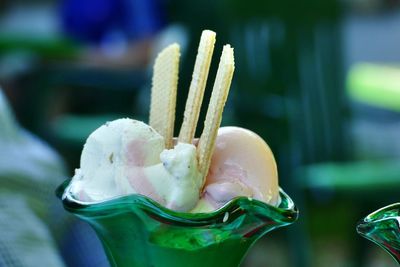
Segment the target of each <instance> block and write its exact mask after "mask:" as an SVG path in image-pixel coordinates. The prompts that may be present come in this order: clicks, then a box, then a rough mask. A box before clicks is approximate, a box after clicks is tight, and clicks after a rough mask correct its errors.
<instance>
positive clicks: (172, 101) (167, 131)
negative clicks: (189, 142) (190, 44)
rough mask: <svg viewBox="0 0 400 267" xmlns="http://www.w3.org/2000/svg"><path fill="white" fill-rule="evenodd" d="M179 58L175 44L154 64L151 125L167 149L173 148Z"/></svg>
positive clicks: (163, 51) (166, 49)
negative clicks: (162, 138)
mask: <svg viewBox="0 0 400 267" xmlns="http://www.w3.org/2000/svg"><path fill="white" fill-rule="evenodd" d="M179 58H180V48H179V45H178V44H176V43H175V44H172V45H170V46H168V47H166V48H165V49H164V50H162V51H161V52H160V53H159V54H158V56H157V58H156V61H155V64H154V72H153V80H152V89H151V104H150V119H149V124H150V126H151V127H153V128H154V129H155V130H156V131H157V132H158V133H159V134H160V135H162V136H163V137H164V140H165V147H166V148H172V147H173V136H174V122H175V107H176V91H177V86H178V72H179Z"/></svg>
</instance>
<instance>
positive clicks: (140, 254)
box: [57, 181, 298, 267]
mask: <svg viewBox="0 0 400 267" xmlns="http://www.w3.org/2000/svg"><path fill="white" fill-rule="evenodd" d="M68 184H69V181H66V182H65V183H64V184H62V185H61V186H60V187H59V188H58V189H57V195H58V196H59V197H60V198H61V199H62V202H63V205H64V208H65V209H66V210H67V211H69V212H71V213H72V214H74V215H76V216H77V217H79V218H80V219H82V220H84V221H86V222H87V223H89V224H90V225H91V227H92V228H93V229H94V230H95V232H96V234H97V235H98V237H99V239H100V240H101V242H102V244H103V247H104V250H105V252H106V254H107V257H108V260H109V262H110V264H111V266H118V267H183V266H185V267H187V266H190V267H200V266H201V267H203V266H208V267H214V266H215V267H217V266H218V267H233V266H239V265H240V263H241V261H242V259H243V258H244V256H245V255H246V252H247V251H248V250H249V248H250V247H251V246H252V245H253V244H254V243H255V241H257V240H258V239H259V238H260V237H262V236H263V235H265V234H266V233H268V232H270V231H272V230H274V229H276V228H279V227H283V226H286V225H290V224H292V223H293V222H295V221H296V219H297V217H298V210H297V208H296V206H295V205H294V203H293V201H292V200H291V199H290V198H289V196H288V195H287V194H286V193H284V192H283V191H282V190H281V191H280V197H281V203H280V205H279V206H278V207H274V206H270V205H268V204H266V203H263V202H260V201H257V200H253V199H250V198H247V197H239V198H235V199H233V200H231V201H230V202H228V203H227V204H226V205H224V206H223V207H222V208H220V209H218V210H216V211H214V212H211V213H181V212H175V211H172V210H169V209H167V208H165V207H162V206H161V205H159V204H158V203H156V202H155V201H153V200H151V199H149V198H147V197H145V196H142V195H129V196H124V197H118V198H115V199H111V200H107V201H102V202H96V203H84V202H80V201H78V200H76V199H75V198H74V197H73V196H72V195H71V194H69V191H68Z"/></svg>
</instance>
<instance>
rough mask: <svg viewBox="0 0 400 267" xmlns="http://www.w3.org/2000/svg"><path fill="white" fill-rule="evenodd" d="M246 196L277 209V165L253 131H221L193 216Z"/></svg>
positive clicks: (266, 147) (229, 128)
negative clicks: (195, 213) (275, 206)
mask: <svg viewBox="0 0 400 267" xmlns="http://www.w3.org/2000/svg"><path fill="white" fill-rule="evenodd" d="M238 196H245V197H249V198H253V199H257V200H260V201H263V202H266V203H269V204H271V205H278V204H279V202H280V198H279V186H278V173H277V167H276V162H275V159H274V156H273V154H272V152H271V149H270V148H269V146H268V145H267V143H265V141H264V140H263V139H262V138H261V137H260V136H258V135H257V134H255V133H254V132H252V131H249V130H246V129H243V128H239V127H221V128H220V129H219V131H218V135H217V139H216V143H215V148H214V153H213V156H212V161H211V166H210V169H209V172H208V175H207V177H206V184H205V187H204V189H203V195H202V198H201V200H200V201H199V203H198V205H197V207H196V208H195V211H196V212H208V211H211V210H214V209H216V208H219V207H221V206H223V205H224V204H225V203H227V202H228V201H230V200H231V199H232V198H235V197H238Z"/></svg>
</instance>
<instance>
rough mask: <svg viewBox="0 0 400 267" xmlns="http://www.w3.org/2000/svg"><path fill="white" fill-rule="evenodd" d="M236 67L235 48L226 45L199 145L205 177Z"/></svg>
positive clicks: (201, 166)
mask: <svg viewBox="0 0 400 267" xmlns="http://www.w3.org/2000/svg"><path fill="white" fill-rule="evenodd" d="M234 69H235V62H234V57H233V48H232V47H231V46H230V45H225V46H224V48H223V50H222V55H221V59H220V62H219V66H218V71H217V75H216V78H215V82H214V87H213V90H212V94H211V99H210V103H209V105H208V109H207V115H206V119H205V121H204V128H203V132H202V134H201V137H200V140H199V143H198V146H197V156H198V159H199V170H200V172H201V174H202V175H203V177H205V176H206V175H207V172H208V169H209V166H210V161H211V156H212V154H213V151H214V149H213V148H214V145H215V139H216V137H217V132H218V129H219V126H220V125H221V120H222V112H223V109H224V106H225V102H226V99H227V97H228V93H229V88H230V85H231V81H232V76H233V71H234ZM203 179H204V178H203ZM203 181H204V180H203Z"/></svg>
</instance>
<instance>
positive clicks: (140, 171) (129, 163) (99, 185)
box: [67, 119, 202, 211]
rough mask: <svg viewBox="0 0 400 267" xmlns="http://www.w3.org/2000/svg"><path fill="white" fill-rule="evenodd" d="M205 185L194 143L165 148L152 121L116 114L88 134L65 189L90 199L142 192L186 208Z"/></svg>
mask: <svg viewBox="0 0 400 267" xmlns="http://www.w3.org/2000/svg"><path fill="white" fill-rule="evenodd" d="M201 187H202V185H201V177H200V173H199V171H198V168H197V159H196V148H195V146H194V145H192V144H180V143H179V144H177V145H176V146H175V147H174V148H173V149H169V150H166V149H165V142H164V138H163V137H162V136H161V135H160V134H158V133H157V132H156V131H155V130H154V129H153V128H152V127H150V126H148V125H147V124H145V123H143V122H140V121H136V120H131V119H118V120H115V121H112V122H108V123H106V124H105V125H103V126H101V127H100V128H98V129H97V130H96V131H94V132H93V133H92V134H91V135H90V136H89V137H88V139H87V141H86V144H85V146H84V148H83V151H82V155H81V166H80V169H77V170H76V173H75V176H74V177H73V178H72V182H71V185H70V188H69V190H67V191H70V192H71V193H72V194H73V195H74V196H75V197H76V198H77V199H78V200H81V201H86V202H95V201H104V200H108V199H111V198H115V197H119V196H124V195H128V194H141V195H145V196H147V197H149V198H152V199H153V200H155V201H157V202H158V203H160V204H161V205H163V206H165V207H168V208H171V209H174V210H177V211H188V210H190V209H192V208H193V207H194V206H195V205H196V203H197V202H198V200H199V194H200V190H201Z"/></svg>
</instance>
